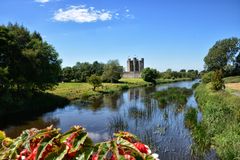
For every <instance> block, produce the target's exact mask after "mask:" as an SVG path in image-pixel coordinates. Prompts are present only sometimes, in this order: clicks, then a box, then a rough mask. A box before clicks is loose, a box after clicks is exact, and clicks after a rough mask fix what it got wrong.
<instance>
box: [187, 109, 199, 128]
mask: <svg viewBox="0 0 240 160" xmlns="http://www.w3.org/2000/svg"><path fill="white" fill-rule="evenodd" d="M197 113H198V111H197V109H196V108H192V107H191V108H188V109H187V112H186V113H185V115H184V123H185V126H186V127H188V128H190V129H192V128H194V127H195V126H196V125H197Z"/></svg>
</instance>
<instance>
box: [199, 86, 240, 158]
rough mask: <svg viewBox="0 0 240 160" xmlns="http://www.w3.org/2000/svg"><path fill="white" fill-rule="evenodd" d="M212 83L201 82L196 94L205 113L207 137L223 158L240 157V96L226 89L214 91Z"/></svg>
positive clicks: (203, 113) (204, 123) (204, 124)
mask: <svg viewBox="0 0 240 160" xmlns="http://www.w3.org/2000/svg"><path fill="white" fill-rule="evenodd" d="M210 85H211V84H200V85H199V86H198V87H197V88H196V90H195V96H196V99H197V101H198V104H199V106H200V108H201V111H202V115H203V121H202V123H203V126H205V128H206V131H207V132H206V133H207V135H205V137H209V138H210V140H211V145H212V146H213V147H214V148H215V149H216V152H217V154H218V155H219V157H220V158H221V159H239V158H240V98H239V97H238V96H235V95H232V94H230V93H229V92H226V91H224V90H222V91H212V90H211V89H210V87H211V86H210Z"/></svg>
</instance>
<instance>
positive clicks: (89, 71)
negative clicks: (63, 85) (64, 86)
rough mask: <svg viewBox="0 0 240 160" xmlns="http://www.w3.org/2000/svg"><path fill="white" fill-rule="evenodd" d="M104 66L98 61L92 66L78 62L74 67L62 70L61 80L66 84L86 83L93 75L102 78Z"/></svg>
mask: <svg viewBox="0 0 240 160" xmlns="http://www.w3.org/2000/svg"><path fill="white" fill-rule="evenodd" d="M104 65H105V64H103V63H99V62H98V61H94V62H93V63H92V64H91V63H88V62H83V63H80V62H77V63H76V64H75V65H74V66H73V67H65V68H63V69H62V75H61V79H62V81H64V82H70V81H76V82H86V81H87V79H88V78H89V77H90V76H91V75H93V74H95V75H97V76H101V75H102V74H103V69H104Z"/></svg>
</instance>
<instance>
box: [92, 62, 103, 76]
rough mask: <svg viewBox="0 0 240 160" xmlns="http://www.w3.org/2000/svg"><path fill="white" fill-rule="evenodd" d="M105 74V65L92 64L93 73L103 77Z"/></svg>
mask: <svg viewBox="0 0 240 160" xmlns="http://www.w3.org/2000/svg"><path fill="white" fill-rule="evenodd" d="M103 72H104V64H103V63H99V62H98V61H94V62H93V64H92V73H93V74H96V75H97V76H101V75H102V74H103Z"/></svg>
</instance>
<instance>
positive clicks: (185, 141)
mask: <svg viewBox="0 0 240 160" xmlns="http://www.w3.org/2000/svg"><path fill="white" fill-rule="evenodd" d="M194 83H195V82H192V81H191V82H177V83H173V84H163V85H160V86H156V87H147V88H134V89H129V90H127V91H123V92H121V93H116V94H111V95H104V96H103V97H102V98H100V99H98V100H96V101H95V102H94V103H91V104H89V103H82V102H77V101H76V102H75V103H72V104H70V105H67V106H65V107H64V108H58V109H56V110H55V111H52V112H49V113H46V114H44V115H42V116H40V117H36V118H35V120H30V121H29V122H27V123H26V124H19V125H16V126H7V127H5V129H4V130H5V131H7V134H8V135H10V136H12V135H11V133H17V132H18V130H19V131H20V130H23V129H26V128H31V127H38V128H44V127H45V126H46V125H50V124H54V126H55V127H60V128H62V131H63V132H65V131H67V130H68V129H69V128H70V127H71V126H73V125H81V126H83V127H85V128H86V129H87V131H88V133H89V136H90V137H91V138H92V139H93V141H94V142H99V141H104V140H108V139H109V138H110V137H111V136H112V133H113V132H116V131H118V130H125V131H129V132H132V133H133V134H136V135H137V136H138V137H139V138H140V139H141V140H142V141H143V142H145V143H146V144H148V145H150V146H151V148H152V150H154V151H156V152H157V153H158V154H159V156H160V159H197V158H198V157H197V158H196V157H195V156H192V152H191V145H192V144H193V142H192V137H191V134H190V131H189V129H188V128H186V127H185V125H184V113H185V110H186V109H187V108H188V106H192V107H195V108H197V103H196V101H195V98H194V96H193V95H191V96H190V97H189V98H188V101H187V105H186V107H185V108H181V109H180V110H179V109H178V107H177V106H176V105H175V104H169V105H167V106H166V107H164V108H160V107H159V104H158V101H156V100H154V99H152V98H150V97H149V95H150V94H151V93H153V92H155V91H159V90H164V89H167V88H168V87H186V88H191V86H192V84H194ZM199 117H201V113H200V112H198V119H199ZM212 155H213V154H212V153H210V154H208V155H207V157H211V156H212Z"/></svg>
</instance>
